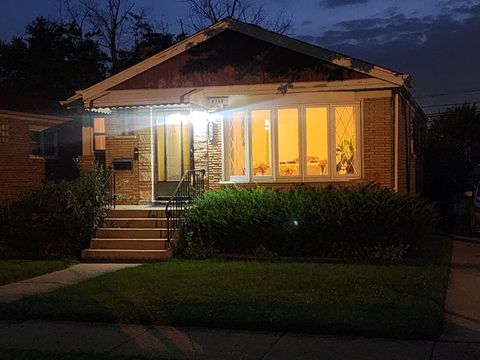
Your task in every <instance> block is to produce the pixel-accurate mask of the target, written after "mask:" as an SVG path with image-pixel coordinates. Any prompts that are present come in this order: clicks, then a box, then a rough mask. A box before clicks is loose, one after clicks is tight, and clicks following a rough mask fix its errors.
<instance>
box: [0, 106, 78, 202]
mask: <svg viewBox="0 0 480 360" xmlns="http://www.w3.org/2000/svg"><path fill="white" fill-rule="evenodd" d="M69 120H70V119H68V118H64V117H59V116H47V115H38V114H30V113H24V112H16V111H9V110H0V203H1V202H3V201H8V200H13V199H16V198H17V197H18V196H19V195H20V194H22V193H23V192H25V191H27V190H30V189H32V188H34V187H37V186H39V185H40V184H41V183H42V181H44V180H45V178H46V174H49V173H50V174H52V178H56V179H59V178H60V177H61V176H60V175H58V173H56V172H55V168H58V167H60V168H61V172H62V173H64V174H66V171H65V169H64V167H65V166H66V165H67V164H69V162H68V161H63V160H62V159H63V156H64V155H63V149H64V147H62V145H61V144H62V141H63V140H62V138H64V137H66V134H65V133H64V130H63V129H64V126H67V128H68V127H70V126H72V125H71V124H70V121H69ZM76 128H77V129H76V131H77V132H80V133H81V123H80V122H78V121H77V125H76ZM67 134H68V135H69V132H67ZM66 141H68V142H70V140H66ZM77 143H78V145H77V147H80V141H79V140H77ZM67 148H69V147H67ZM66 155H68V154H66ZM78 155H79V152H78V151H77V155H76V156H78ZM70 163H71V164H72V165H75V164H74V162H73V160H72V159H71V160H70ZM66 178H68V176H66Z"/></svg>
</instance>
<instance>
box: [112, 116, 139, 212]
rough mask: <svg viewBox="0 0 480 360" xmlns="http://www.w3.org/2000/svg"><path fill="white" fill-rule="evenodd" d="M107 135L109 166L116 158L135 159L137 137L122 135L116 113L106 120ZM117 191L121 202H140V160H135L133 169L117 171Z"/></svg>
mask: <svg viewBox="0 0 480 360" xmlns="http://www.w3.org/2000/svg"><path fill="white" fill-rule="evenodd" d="M105 135H106V142H105V158H106V165H107V167H108V166H113V160H114V159H133V156H134V151H135V148H137V147H138V142H137V137H136V136H135V135H128V136H121V135H120V125H119V121H118V118H117V116H116V114H115V113H114V114H113V115H112V117H110V118H108V119H107V120H106V122H105ZM115 193H116V194H117V195H118V196H119V197H120V198H119V200H118V203H119V204H137V203H138V200H139V194H138V161H133V168H132V170H118V171H115Z"/></svg>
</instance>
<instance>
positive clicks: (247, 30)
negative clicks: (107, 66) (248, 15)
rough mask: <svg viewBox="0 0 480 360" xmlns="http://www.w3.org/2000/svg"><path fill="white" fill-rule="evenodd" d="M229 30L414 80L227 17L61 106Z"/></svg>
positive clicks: (394, 80)
mask: <svg viewBox="0 0 480 360" xmlns="http://www.w3.org/2000/svg"><path fill="white" fill-rule="evenodd" d="M226 30H233V31H236V32H238V33H241V34H244V35H248V36H251V37H253V38H257V39H260V40H263V41H265V42H268V43H271V44H273V45H277V46H280V47H284V48H287V49H290V50H293V51H296V52H299V53H301V54H304V55H308V56H311V57H313V58H316V59H319V60H322V61H326V62H330V63H332V64H335V65H338V66H341V67H344V68H347V69H351V70H354V71H356V72H359V73H362V74H365V75H368V76H371V77H374V78H378V79H381V80H384V81H386V82H389V83H391V84H392V85H395V86H399V87H401V86H405V87H410V86H411V84H410V81H411V79H410V75H408V74H403V73H399V72H396V71H393V70H390V69H387V68H384V67H380V66H378V65H374V64H370V63H368V62H365V61H362V60H359V59H355V58H353V57H349V56H347V55H343V54H340V53H338V52H334V51H331V50H327V49H324V48H321V47H318V46H315V45H312V44H309V43H306V42H303V41H301V40H297V39H294V38H291V37H288V36H285V35H281V34H278V33H275V32H272V31H269V30H265V29H263V28H261V27H259V26H257V25H252V24H247V23H244V22H241V21H238V20H234V19H231V18H226V19H224V20H221V21H219V22H217V23H215V24H213V25H211V26H210V27H208V28H206V29H204V30H202V31H199V32H197V33H196V34H194V35H191V36H190V37H188V38H186V39H185V40H183V41H181V42H179V43H177V44H174V45H173V46H171V47H169V48H168V49H166V50H163V51H161V52H159V53H157V54H155V55H153V56H151V57H149V58H148V59H145V60H143V61H142V62H140V63H138V64H136V65H133V66H131V67H129V68H127V69H125V70H123V71H121V72H119V73H117V74H115V75H112V76H110V77H108V78H106V79H105V80H103V81H100V82H99V83H96V84H94V85H92V86H90V87H89V88H87V89H85V90H82V91H76V93H75V95H73V96H71V97H70V98H68V99H67V100H65V101H61V102H60V103H61V104H62V105H68V104H71V103H73V102H76V101H79V100H81V99H83V100H84V101H88V100H89V99H91V98H93V97H95V96H96V95H98V94H100V93H102V92H103V91H106V90H109V89H111V88H112V87H114V86H116V85H119V84H121V83H123V82H125V81H127V80H129V79H131V78H133V77H134V76H137V75H138V74H141V73H143V72H145V71H147V70H149V69H151V68H153V67H155V66H157V65H159V64H161V63H163V62H165V61H167V60H168V59H170V58H172V57H174V56H176V55H178V54H180V53H182V52H184V51H186V50H188V49H190V48H192V47H194V46H196V45H198V44H200V43H202V42H204V41H206V40H208V39H210V38H211V37H214V36H216V35H218V34H220V33H222V32H224V31H226Z"/></svg>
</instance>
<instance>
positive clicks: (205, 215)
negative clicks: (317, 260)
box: [177, 185, 436, 261]
mask: <svg viewBox="0 0 480 360" xmlns="http://www.w3.org/2000/svg"><path fill="white" fill-rule="evenodd" d="M435 224H436V212H435V210H434V208H433V207H432V206H431V205H430V204H428V203H427V202H425V201H424V200H422V199H421V198H419V197H418V196H411V195H400V194H397V193H394V192H392V191H390V190H388V189H386V188H381V187H378V186H375V185H367V186H361V187H355V188H347V187H345V188H334V187H325V188H321V189H316V188H308V187H307V188H305V187H296V188H293V189H291V190H289V191H285V192H277V191H273V190H270V189H265V188H256V189H253V190H245V189H224V190H218V191H212V192H207V193H205V194H204V195H203V196H202V197H200V198H197V199H196V200H195V201H194V202H193V203H192V204H191V205H190V206H189V207H188V208H187V209H186V210H185V214H184V219H183V223H182V237H181V240H180V242H179V244H178V247H177V253H178V254H180V255H181V256H206V254H216V253H240V254H248V253H250V254H252V253H255V252H256V251H258V250H257V249H263V252H264V253H272V254H273V253H275V254H277V255H280V256H319V257H348V258H375V259H384V260H395V261H396V260H398V259H399V258H402V257H403V256H404V255H405V254H406V253H407V252H409V251H411V250H413V249H415V247H416V245H417V244H418V242H419V241H420V240H421V239H422V238H423V237H424V236H425V235H427V234H429V233H430V232H432V231H433V229H434V227H435ZM199 249H208V251H202V250H199Z"/></svg>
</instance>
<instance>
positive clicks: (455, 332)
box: [441, 238, 480, 359]
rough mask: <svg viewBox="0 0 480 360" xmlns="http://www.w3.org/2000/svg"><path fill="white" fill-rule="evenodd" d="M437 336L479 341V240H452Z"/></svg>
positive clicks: (455, 339) (443, 338)
mask: <svg viewBox="0 0 480 360" xmlns="http://www.w3.org/2000/svg"><path fill="white" fill-rule="evenodd" d="M457 239H458V238H457ZM441 339H442V340H447V341H463V342H480V242H475V241H474V240H469V239H468V238H462V239H461V240H460V239H458V240H457V241H454V244H453V251H452V263H451V267H450V278H449V281H448V290H447V296H446V299H445V324H444V329H443V334H442V337H441ZM478 358H479V359H480V355H479V357H478Z"/></svg>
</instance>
